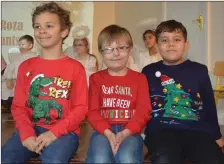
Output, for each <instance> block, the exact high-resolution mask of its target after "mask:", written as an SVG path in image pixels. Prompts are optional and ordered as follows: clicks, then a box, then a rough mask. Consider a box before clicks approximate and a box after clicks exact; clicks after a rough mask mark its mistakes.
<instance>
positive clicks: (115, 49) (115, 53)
mask: <svg viewBox="0 0 224 164" xmlns="http://www.w3.org/2000/svg"><path fill="white" fill-rule="evenodd" d="M113 54H114V56H119V55H120V52H119V51H118V49H117V48H114V50H113Z"/></svg>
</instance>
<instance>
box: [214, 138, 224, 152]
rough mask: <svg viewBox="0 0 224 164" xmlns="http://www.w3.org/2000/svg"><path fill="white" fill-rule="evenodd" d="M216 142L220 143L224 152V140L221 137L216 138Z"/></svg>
mask: <svg viewBox="0 0 224 164" xmlns="http://www.w3.org/2000/svg"><path fill="white" fill-rule="evenodd" d="M216 143H217V144H218V145H219V147H220V148H222V151H223V152H224V140H223V139H222V138H220V139H218V140H216Z"/></svg>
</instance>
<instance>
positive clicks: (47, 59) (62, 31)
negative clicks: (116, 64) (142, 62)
mask: <svg viewBox="0 0 224 164" xmlns="http://www.w3.org/2000/svg"><path fill="white" fill-rule="evenodd" d="M32 23H33V28H34V36H35V39H36V41H37V42H38V44H40V45H41V47H42V54H41V55H40V56H38V57H34V58H31V59H28V60H26V61H25V62H23V63H22V64H21V65H20V66H19V71H18V78H17V81H16V89H15V96H14V99H13V103H12V115H13V118H14V120H15V125H16V128H17V130H18V131H17V132H16V133H15V134H14V135H13V136H12V137H11V138H10V139H9V140H8V141H7V142H6V144H5V145H4V146H3V148H2V162H3V163H26V162H27V161H28V160H29V158H31V157H33V156H36V155H38V154H40V156H39V158H40V160H41V161H42V163H69V160H70V159H71V158H72V156H73V155H74V154H75V152H76V150H77V147H78V141H79V139H78V138H79V137H78V135H79V133H80V123H81V122H82V121H83V120H84V118H85V116H86V113H87V109H88V87H87V80H86V75H85V70H84V67H83V66H82V65H81V64H80V63H79V62H77V61H76V60H74V59H72V58H70V57H68V56H65V55H64V54H63V53H62V42H63V40H64V39H65V38H66V37H67V36H68V34H69V31H70V28H71V25H72V23H71V22H70V16H69V12H68V11H66V10H64V9H63V8H61V7H60V6H59V5H58V4H56V3H54V2H50V3H44V4H43V5H41V6H37V7H36V9H35V10H34V12H33V15H32Z"/></svg>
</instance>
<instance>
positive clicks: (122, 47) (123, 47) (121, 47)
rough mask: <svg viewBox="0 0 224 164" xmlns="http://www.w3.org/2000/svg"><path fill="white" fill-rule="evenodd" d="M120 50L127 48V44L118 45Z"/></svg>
mask: <svg viewBox="0 0 224 164" xmlns="http://www.w3.org/2000/svg"><path fill="white" fill-rule="evenodd" d="M118 48H119V49H120V50H126V48H127V46H120V47H118Z"/></svg>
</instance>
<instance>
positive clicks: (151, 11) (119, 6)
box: [115, 2, 163, 48]
mask: <svg viewBox="0 0 224 164" xmlns="http://www.w3.org/2000/svg"><path fill="white" fill-rule="evenodd" d="M162 9H163V3H161V2H116V3H115V22H116V24H118V25H121V26H123V27H125V28H127V29H128V30H129V32H130V33H131V35H132V38H133V41H134V43H135V44H136V45H138V46H139V47H140V48H143V47H144V42H143V39H142V34H143V32H144V31H145V30H147V29H149V28H155V27H156V26H157V23H159V22H161V21H162V20H163V13H162V12H161V11H162ZM156 19H157V20H156ZM141 22H142V24H143V25H142V26H140V25H139V24H140V23H141ZM143 22H145V23H143Z"/></svg>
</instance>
